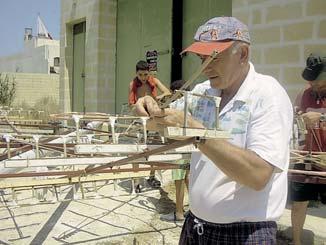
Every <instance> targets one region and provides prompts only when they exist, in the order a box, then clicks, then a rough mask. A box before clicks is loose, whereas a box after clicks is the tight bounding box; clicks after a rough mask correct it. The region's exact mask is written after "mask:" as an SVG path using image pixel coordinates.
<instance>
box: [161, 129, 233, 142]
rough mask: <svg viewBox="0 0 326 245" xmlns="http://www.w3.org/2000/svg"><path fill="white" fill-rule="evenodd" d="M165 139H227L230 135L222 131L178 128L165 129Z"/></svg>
mask: <svg viewBox="0 0 326 245" xmlns="http://www.w3.org/2000/svg"><path fill="white" fill-rule="evenodd" d="M164 136H165V137H171V138H172V137H196V136H199V137H201V138H207V139H228V138H230V137H231V136H230V133H229V132H226V131H222V130H214V129H197V128H180V127H167V128H166V129H165V130H164Z"/></svg>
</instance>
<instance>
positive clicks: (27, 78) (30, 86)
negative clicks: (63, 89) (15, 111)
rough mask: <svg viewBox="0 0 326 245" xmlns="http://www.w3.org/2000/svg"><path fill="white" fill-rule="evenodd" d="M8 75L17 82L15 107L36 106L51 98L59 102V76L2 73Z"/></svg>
mask: <svg viewBox="0 0 326 245" xmlns="http://www.w3.org/2000/svg"><path fill="white" fill-rule="evenodd" d="M6 74H8V76H9V77H10V78H14V79H15V82H16V95H15V99H14V102H13V106H14V107H17V106H21V105H22V104H25V105H28V106H34V105H35V103H37V102H39V101H40V100H41V99H43V98H46V97H50V98H53V100H54V101H56V102H57V103H58V102H59V75H57V74H36V73H2V76H4V75H6Z"/></svg>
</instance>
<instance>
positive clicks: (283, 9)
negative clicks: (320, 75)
mask: <svg viewBox="0 0 326 245" xmlns="http://www.w3.org/2000/svg"><path fill="white" fill-rule="evenodd" d="M232 15H233V16H234V17H237V18H238V19H240V20H241V21H243V22H244V23H246V24H247V25H248V27H249V30H250V32H251V38H252V53H251V60H252V62H253V63H254V64H255V66H256V70H257V71H258V72H262V73H265V74H268V75H272V76H274V77H275V78H277V79H278V80H279V81H280V82H281V83H282V84H283V86H284V87H285V88H286V90H287V91H288V94H289V95H290V97H291V99H292V100H294V98H295V96H296V94H297V93H298V92H299V91H300V90H301V89H302V88H303V87H304V86H305V84H306V83H305V81H304V80H303V79H302V77H301V72H302V70H303V68H304V66H305V61H306V58H307V56H308V55H309V54H310V53H312V52H315V51H318V50H326V28H325V26H326V1H325V0H287V1H283V0H233V1H232Z"/></svg>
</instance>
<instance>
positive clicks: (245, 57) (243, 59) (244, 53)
mask: <svg viewBox="0 0 326 245" xmlns="http://www.w3.org/2000/svg"><path fill="white" fill-rule="evenodd" d="M248 61H249V46H248V45H247V44H242V45H241V55H240V63H242V64H243V63H247V62H248Z"/></svg>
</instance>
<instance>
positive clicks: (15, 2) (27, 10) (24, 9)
mask: <svg viewBox="0 0 326 245" xmlns="http://www.w3.org/2000/svg"><path fill="white" fill-rule="evenodd" d="M38 13H39V14H40V16H41V19H42V20H43V22H44V24H45V26H46V27H47V29H48V31H49V32H50V34H51V36H52V37H53V38H54V39H59V38H60V0H0V30H1V34H0V36H1V38H0V57H1V56H6V55H11V54H15V53H19V52H20V51H22V50H23V47H24V31H25V28H26V27H31V28H33V35H35V34H36V31H37V27H36V21H37V15H38Z"/></svg>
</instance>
